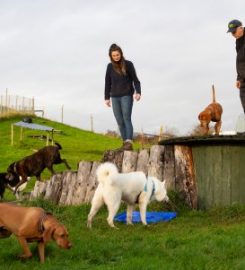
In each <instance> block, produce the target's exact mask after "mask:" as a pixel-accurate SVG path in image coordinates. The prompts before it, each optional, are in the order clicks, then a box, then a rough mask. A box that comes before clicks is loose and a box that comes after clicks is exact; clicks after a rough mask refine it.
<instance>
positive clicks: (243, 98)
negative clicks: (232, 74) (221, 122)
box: [240, 83, 245, 113]
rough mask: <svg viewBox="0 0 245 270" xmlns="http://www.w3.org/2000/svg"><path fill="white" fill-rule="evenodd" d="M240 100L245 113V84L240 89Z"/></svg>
mask: <svg viewBox="0 0 245 270" xmlns="http://www.w3.org/2000/svg"><path fill="white" fill-rule="evenodd" d="M240 99H241V103H242V107H243V111H244V113H245V83H242V84H241V87H240Z"/></svg>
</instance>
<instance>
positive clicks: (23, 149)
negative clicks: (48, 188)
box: [0, 118, 120, 171]
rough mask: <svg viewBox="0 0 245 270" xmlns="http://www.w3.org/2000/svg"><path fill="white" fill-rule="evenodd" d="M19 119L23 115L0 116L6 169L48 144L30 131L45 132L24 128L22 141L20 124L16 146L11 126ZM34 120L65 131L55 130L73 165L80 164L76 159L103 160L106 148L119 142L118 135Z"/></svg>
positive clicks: (0, 150) (0, 140) (1, 149)
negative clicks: (7, 117)
mask: <svg viewBox="0 0 245 270" xmlns="http://www.w3.org/2000/svg"><path fill="white" fill-rule="evenodd" d="M20 120H21V118H11V119H5V120H1V119H0V153H1V157H0V171H4V170H6V168H7V167H8V165H9V164H10V163H11V162H13V161H16V160H18V159H21V158H22V157H24V156H26V155H30V154H32V153H33V151H34V150H36V149H39V148H41V147H44V146H45V145H46V141H45V140H40V139H37V138H30V137H28V136H30V135H45V136H46V132H41V131H35V130H29V129H24V139H23V141H22V142H20V140H19V138H20V128H19V127H15V128H14V134H15V136H14V146H11V145H10V126H11V124H12V123H16V122H18V121H20ZM34 123H36V124H41V125H46V126H51V127H53V128H55V129H56V130H61V131H62V133H60V134H59V133H55V135H54V139H55V141H57V142H59V143H60V144H61V145H62V147H63V149H62V151H61V153H62V157H64V158H66V159H67V161H68V162H69V163H70V164H71V166H72V168H73V169H76V168H77V163H78V161H80V160H100V159H101V157H102V154H103V152H104V151H105V150H106V149H113V148H116V147H119V146H120V140H119V139H115V138H109V137H107V136H104V135H100V134H96V133H93V132H89V131H84V130H81V129H78V128H74V127H71V126H68V125H64V124H61V123H57V122H53V121H49V120H47V119H43V118H35V119H34ZM59 166H60V168H61V169H64V168H65V167H64V166H63V165H56V167H57V168H59ZM62 166H63V167H62ZM58 171H59V169H58Z"/></svg>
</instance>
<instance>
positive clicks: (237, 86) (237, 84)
mask: <svg viewBox="0 0 245 270" xmlns="http://www.w3.org/2000/svg"><path fill="white" fill-rule="evenodd" d="M240 87H241V82H240V81H236V88H238V89H240Z"/></svg>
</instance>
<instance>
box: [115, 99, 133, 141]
mask: <svg viewBox="0 0 245 270" xmlns="http://www.w3.org/2000/svg"><path fill="white" fill-rule="evenodd" d="M111 101H112V109H113V113H114V116H115V118H116V121H117V124H118V127H119V131H120V133H121V137H122V139H123V141H125V140H132V139H133V125H132V121H131V115H132V108H133V97H132V96H123V97H112V98H111Z"/></svg>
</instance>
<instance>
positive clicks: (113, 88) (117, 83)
mask: <svg viewBox="0 0 245 270" xmlns="http://www.w3.org/2000/svg"><path fill="white" fill-rule="evenodd" d="M125 64H126V75H123V74H119V73H118V72H116V71H115V70H114V68H113V66H112V64H111V63H109V64H108V65H107V70H106V76H105V100H107V99H110V97H123V96H132V95H133V94H134V92H135V91H136V92H137V93H139V94H141V87H140V81H139V79H138V78H137V75H136V71H135V68H134V65H133V63H132V62H130V61H127V60H125Z"/></svg>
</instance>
